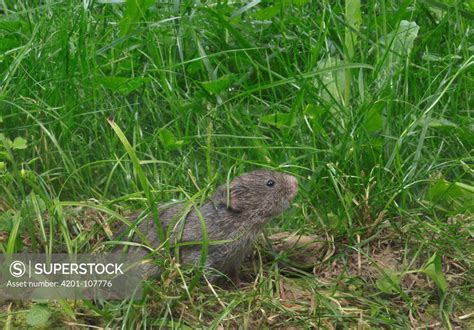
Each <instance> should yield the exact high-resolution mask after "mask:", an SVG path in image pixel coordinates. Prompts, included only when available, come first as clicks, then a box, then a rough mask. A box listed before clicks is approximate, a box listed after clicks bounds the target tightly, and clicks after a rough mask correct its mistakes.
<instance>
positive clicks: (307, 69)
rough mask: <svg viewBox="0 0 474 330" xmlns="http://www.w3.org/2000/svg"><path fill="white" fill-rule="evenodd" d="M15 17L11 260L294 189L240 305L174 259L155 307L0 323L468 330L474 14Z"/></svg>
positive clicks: (9, 54) (353, 11)
mask: <svg viewBox="0 0 474 330" xmlns="http://www.w3.org/2000/svg"><path fill="white" fill-rule="evenodd" d="M0 6H1V8H2V11H1V13H0V38H1V42H0V84H1V92H0V93H1V94H0V212H1V213H0V251H1V252H2V253H11V252H22V251H33V252H48V253H50V252H59V251H67V252H73V251H74V252H75V251H80V252H91V251H98V250H101V249H103V243H104V241H105V240H108V239H112V237H111V235H112V232H111V230H110V228H109V225H110V223H111V222H112V221H117V220H116V219H117V218H120V217H121V214H124V213H125V212H126V211H127V210H129V209H145V208H151V209H153V208H154V205H155V203H156V202H158V201H160V202H164V201H169V200H171V199H172V198H178V199H184V198H189V196H194V195H195V194H199V193H200V192H201V191H203V190H205V191H210V190H212V189H213V187H215V185H216V184H217V183H222V182H224V181H225V180H226V179H227V177H228V176H230V177H231V176H233V175H234V174H239V173H242V172H244V171H248V170H251V169H254V168H257V167H267V168H275V169H279V170H284V171H287V172H291V173H292V174H294V175H295V176H297V177H298V178H299V181H300V186H301V189H300V192H299V195H298V197H297V200H296V202H295V205H294V207H293V209H292V211H290V212H289V213H287V214H286V215H285V216H284V217H281V218H280V219H278V220H277V221H275V222H273V223H272V226H270V228H268V232H267V236H268V238H267V239H263V238H262V240H261V242H260V243H261V244H259V249H257V250H256V251H255V252H254V255H253V256H252V258H249V261H248V263H247V264H246V268H245V269H244V274H245V275H246V279H247V283H248V285H247V286H246V287H245V288H243V289H241V290H223V289H221V288H219V287H215V286H211V285H208V284H206V283H200V284H198V285H197V286H195V287H194V288H192V289H190V288H189V287H187V286H186V283H188V282H189V281H188V280H189V278H188V277H189V275H188V274H186V273H183V272H182V270H181V269H180V268H179V267H178V266H177V265H174V264H173V263H172V262H168V264H166V266H165V268H166V271H165V272H164V275H163V277H162V280H161V281H159V282H151V283H149V285H148V287H147V290H148V292H149V294H148V295H147V296H146V297H145V298H144V299H143V300H140V301H122V302H112V301H110V302H104V303H103V304H102V305H97V304H92V303H90V302H87V301H78V302H69V301H57V302H49V303H46V304H43V303H39V302H33V303H30V302H17V301H15V302H7V303H3V306H2V307H1V309H0V324H2V325H3V326H6V327H11V326H25V325H27V324H29V325H31V326H47V325H57V326H59V325H70V326H72V325H75V326H78V327H79V326H82V325H86V324H87V325H97V326H102V327H105V326H117V325H123V326H124V327H128V326H131V325H134V326H135V325H137V324H138V326H142V327H155V326H156V327H158V326H162V327H176V328H183V327H190V328H195V327H211V328H217V327H222V326H223V327H235V326H241V327H244V328H254V327H286V326H294V327H328V328H335V327H355V326H359V327H363V328H370V327H427V326H428V327H448V328H449V327H456V326H461V327H466V328H470V326H472V322H473V321H472V320H473V313H474V311H473V300H472V289H473V287H472V286H473V278H472V274H473V257H472V256H473V255H474V253H473V252H474V251H473V249H472V240H473V225H474V222H473V217H472V211H473V205H474V203H473V194H474V184H473V179H472V161H473V159H472V146H473V141H474V136H473V133H472V131H473V120H472V111H471V110H472V107H473V102H472V100H473V98H472V90H473V82H472V81H473V76H472V66H473V63H474V57H473V46H472V29H473V26H472V18H473V16H474V13H473V10H474V8H472V5H470V4H469V2H465V1H457V0H451V1H447V2H443V3H441V2H438V1H416V2H409V1H405V2H399V1H365V2H360V1H345V2H342V1H331V2H328V1H322V2H318V1H308V0H292V1H286V0H281V1H272V2H270V1H263V2H249V3H240V2H227V1H223V2H221V1H219V2H212V1H211V2H207V3H201V2H195V1H185V2H178V1H173V2H163V1H159V2H155V1H141V0H134V1H128V2H127V3H122V2H120V1H94V2H91V1H84V2H81V3H77V2H74V1H59V2H51V1H45V2H35V1H21V0H20V1H9V0H5V1H2V2H1V4H0ZM108 118H109V120H108ZM112 119H113V120H112ZM112 122H113V125H112V126H113V128H112V127H111V125H110V123H112ZM117 132H120V134H117ZM125 140H126V141H128V144H124V141H125ZM124 146H125V148H124ZM130 156H131V157H130ZM199 196H205V194H202V195H199ZM72 206H74V207H76V208H72ZM91 210H95V211H91ZM75 212H78V213H75ZM282 232H285V233H288V235H286V236H287V239H286V240H285V239H283V241H286V242H288V237H299V239H294V238H292V239H293V241H291V240H290V241H291V244H287V243H285V244H287V245H286V248H284V249H280V250H278V249H276V248H275V246H276V242H275V239H274V238H272V237H274V235H271V234H272V233H273V234H275V233H282ZM303 237H306V238H307V239H306V241H305V242H306V243H305V244H302V243H301V240H302V238H303ZM269 243H270V244H269ZM301 258H303V260H301ZM301 262H302V263H303V265H301ZM186 288H187V289H186ZM31 313H33V316H31ZM38 319H39V321H38ZM40 321H41V322H40ZM35 322H40V323H35Z"/></svg>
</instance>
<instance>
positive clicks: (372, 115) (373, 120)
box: [364, 102, 383, 133]
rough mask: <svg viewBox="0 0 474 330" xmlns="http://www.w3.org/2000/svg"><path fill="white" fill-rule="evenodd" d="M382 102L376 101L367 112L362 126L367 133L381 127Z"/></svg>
mask: <svg viewBox="0 0 474 330" xmlns="http://www.w3.org/2000/svg"><path fill="white" fill-rule="evenodd" d="M382 109H383V103H381V102H380V103H376V104H375V105H374V106H373V107H372V108H370V109H369V111H368V112H367V116H366V118H365V122H364V126H365V128H366V130H367V132H369V133H375V132H377V131H380V130H382V129H383V118H382Z"/></svg>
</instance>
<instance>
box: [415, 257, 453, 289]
mask: <svg viewBox="0 0 474 330" xmlns="http://www.w3.org/2000/svg"><path fill="white" fill-rule="evenodd" d="M420 271H421V272H422V273H425V274H426V275H428V277H429V278H431V279H432V280H433V282H435V284H436V286H437V287H438V288H439V289H440V290H441V291H442V292H443V293H444V292H446V290H447V289H448V283H447V282H446V279H445V278H444V273H443V269H442V267H441V257H440V256H439V254H438V253H435V254H434V255H433V256H432V257H431V258H430V259H429V260H428V261H427V262H426V264H425V266H424V267H423V268H422V269H421V270H420Z"/></svg>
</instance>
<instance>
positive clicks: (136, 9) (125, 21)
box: [119, 0, 155, 37]
mask: <svg viewBox="0 0 474 330" xmlns="http://www.w3.org/2000/svg"><path fill="white" fill-rule="evenodd" d="M154 2H155V0H127V8H126V9H125V13H124V15H123V18H122V20H121V21H120V23H119V26H120V36H122V37H123V36H124V35H126V34H128V33H129V32H130V30H131V29H132V28H133V26H134V25H136V24H137V23H138V21H139V20H140V19H141V18H142V17H143V16H144V15H145V12H146V11H147V10H148V8H149V7H150V6H151V5H152V4H153V3H154Z"/></svg>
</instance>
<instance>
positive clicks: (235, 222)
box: [138, 170, 298, 282]
mask: <svg viewBox="0 0 474 330" xmlns="http://www.w3.org/2000/svg"><path fill="white" fill-rule="evenodd" d="M272 183H273V184H272ZM297 189H298V183H297V180H296V179H295V178H294V177H293V176H291V175H288V174H284V173H280V172H275V171H268V170H257V171H253V172H250V173H245V174H243V175H241V176H239V177H236V178H234V179H233V180H232V181H231V182H230V183H229V184H228V185H227V184H224V185H222V186H220V187H218V188H217V190H216V192H215V193H214V194H213V195H212V196H211V197H210V198H209V200H208V201H207V202H206V203H204V204H203V205H202V206H201V207H200V213H201V215H202V219H204V222H205V224H206V231H207V236H208V239H209V241H210V244H209V246H208V255H207V259H206V268H214V269H217V270H219V271H220V272H222V273H224V274H227V275H229V276H230V277H231V279H232V280H233V281H234V282H239V278H238V271H239V269H240V265H241V263H242V260H243V258H244V256H245V254H246V253H247V252H248V250H249V248H250V247H251V246H252V242H253V241H254V239H255V237H256V236H257V235H258V234H259V233H260V231H261V230H262V228H263V226H264V225H265V224H266V223H267V222H268V221H269V220H271V218H272V217H274V216H276V215H278V214H280V213H282V212H283V211H285V210H286V209H287V208H288V207H289V206H290V203H291V201H292V200H293V198H294V197H295V195H296V193H297ZM185 209H186V204H185V203H182V204H176V205H173V206H171V207H169V208H167V209H165V210H163V211H161V212H160V214H159V218H160V222H161V224H162V226H163V229H164V231H165V233H166V232H167V231H168V227H169V226H170V224H171V225H172V226H173V227H172V229H171V235H170V244H174V243H175V242H199V241H201V240H202V226H201V222H200V220H199V215H198V213H197V212H196V210H195V209H194V208H193V207H192V206H190V205H189V204H188V208H187V210H188V212H187V214H185V213H186V210H185ZM138 229H139V230H140V232H141V233H143V234H144V235H145V236H146V238H147V239H148V240H149V242H150V244H151V246H152V247H155V248H156V247H158V246H159V245H160V240H159V237H158V232H157V228H156V225H155V222H154V221H153V220H152V219H151V218H146V219H144V221H142V222H141V223H140V224H139V225H138ZM222 240H224V241H226V242H225V243H222V244H214V243H212V241H222ZM200 256H201V245H187V246H181V247H180V256H179V260H180V262H181V263H182V264H197V263H198V261H199V259H200Z"/></svg>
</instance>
